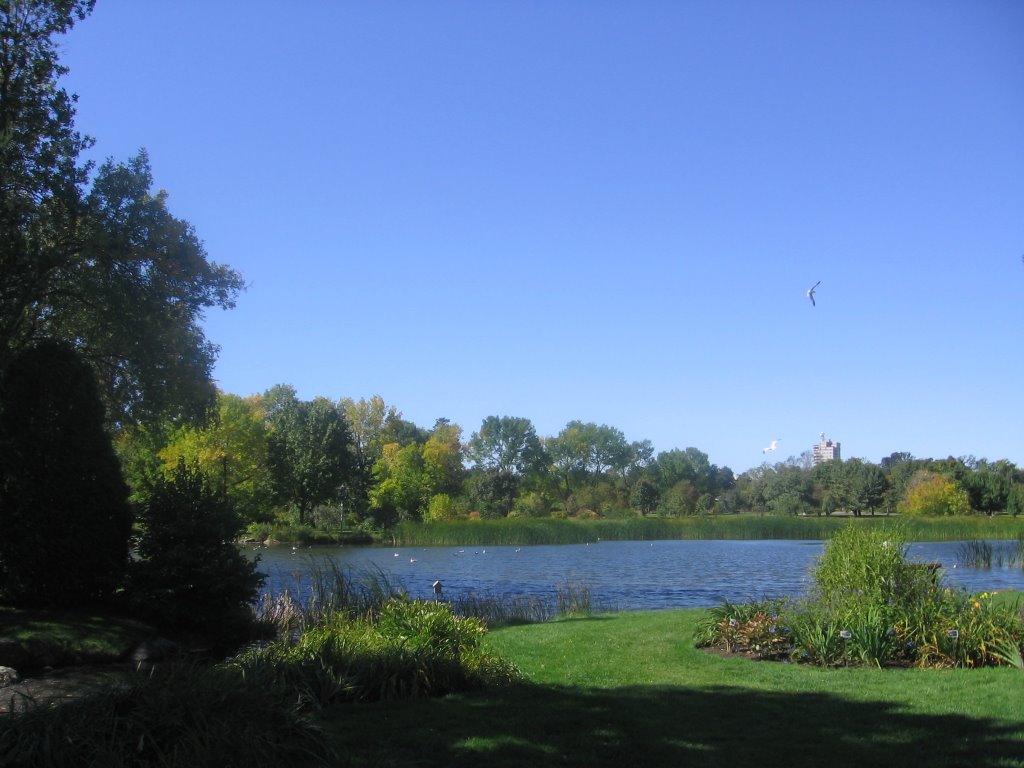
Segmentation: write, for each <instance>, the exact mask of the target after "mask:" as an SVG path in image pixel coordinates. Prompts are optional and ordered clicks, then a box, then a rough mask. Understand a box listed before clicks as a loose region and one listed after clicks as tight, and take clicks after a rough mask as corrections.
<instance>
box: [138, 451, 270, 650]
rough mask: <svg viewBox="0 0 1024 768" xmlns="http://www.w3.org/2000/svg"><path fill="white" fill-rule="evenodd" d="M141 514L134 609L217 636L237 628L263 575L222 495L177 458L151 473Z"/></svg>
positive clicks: (247, 617) (247, 616)
mask: <svg viewBox="0 0 1024 768" xmlns="http://www.w3.org/2000/svg"><path fill="white" fill-rule="evenodd" d="M139 519H140V522H141V523H142V526H143V532H142V535H141V537H140V539H139V547H138V556H139V557H138V560H137V561H135V562H134V563H132V565H131V581H130V596H131V601H132V605H133V606H134V608H135V610H136V613H137V614H139V615H140V616H141V617H144V618H147V619H149V620H152V621H155V622H157V623H160V624H163V625H165V626H166V625H169V626H173V627H177V628H184V629H188V630H193V631H197V632H200V633H202V634H204V635H206V636H207V637H209V638H211V639H217V640H224V641H227V640H229V639H231V638H232V637H233V636H234V635H235V634H236V633H238V632H239V631H241V630H243V629H244V628H245V625H246V624H247V623H248V621H249V620H250V619H251V611H249V610H248V605H249V604H250V603H251V602H252V601H253V600H255V598H256V593H257V591H258V590H259V588H260V586H261V585H262V583H263V579H264V578H265V577H264V576H263V575H262V574H260V573H258V572H257V570H256V563H255V562H252V561H250V560H249V559H247V558H246V557H245V555H243V554H242V553H241V552H240V551H239V549H238V547H237V546H236V545H235V540H236V538H237V536H238V534H239V533H240V532H241V530H242V523H241V520H240V518H239V516H238V515H237V514H236V513H235V511H234V509H233V508H232V507H231V504H230V501H229V500H228V499H227V497H226V496H225V495H224V494H223V493H222V492H221V491H219V490H216V489H214V488H212V487H211V486H210V485H209V483H208V482H207V480H206V478H205V476H204V475H203V474H202V472H200V471H199V469H198V468H196V467H189V466H186V465H185V463H184V461H182V462H180V463H179V464H178V467H177V468H176V469H175V471H174V472H173V473H172V474H171V476H170V477H167V478H161V479H159V480H157V481H156V483H155V485H154V487H153V488H152V489H151V490H150V492H149V494H148V498H147V499H146V501H145V502H144V503H143V505H142V508H141V510H140V513H139Z"/></svg>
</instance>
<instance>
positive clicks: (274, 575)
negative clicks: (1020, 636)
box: [249, 541, 1024, 610]
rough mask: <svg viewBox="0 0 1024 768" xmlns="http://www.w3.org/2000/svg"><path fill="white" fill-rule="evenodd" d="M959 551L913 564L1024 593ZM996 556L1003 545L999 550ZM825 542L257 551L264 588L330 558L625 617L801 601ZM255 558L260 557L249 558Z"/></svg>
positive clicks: (1007, 572) (969, 585) (459, 593)
mask: <svg viewBox="0 0 1024 768" xmlns="http://www.w3.org/2000/svg"><path fill="white" fill-rule="evenodd" d="M960 546H961V545H960V543H958V542H941V543H926V544H911V545H910V547H909V559H910V560H912V561H920V562H929V563H931V562H937V563H940V564H941V565H942V570H941V571H940V573H941V574H942V578H943V581H944V583H945V584H946V585H947V586H960V587H963V588H965V589H967V590H968V591H971V592H974V591H981V590H989V591H991V590H1004V589H1020V590H1024V569H1022V568H1021V567H1019V566H1018V567H1015V568H1011V567H992V568H969V567H965V566H963V565H961V564H959V563H958V562H957V558H958V553H959V549H960ZM993 546H994V547H996V548H998V547H1000V546H1003V544H1002V543H1001V542H993ZM823 547H824V544H823V542H821V541H655V542H649V541H599V542H595V543H592V544H571V545H552V546H532V547H508V546H500V547H426V548H423V547H398V548H394V547H391V548H385V547H309V548H300V549H297V550H292V548H291V547H290V546H284V545H282V546H275V547H270V548H264V549H260V550H259V551H258V554H259V556H260V570H261V571H262V572H263V573H266V574H267V575H268V579H267V582H266V584H265V589H266V590H267V591H270V592H272V593H278V592H280V591H281V590H282V589H290V590H292V591H293V592H294V591H295V589H296V586H297V585H300V586H299V589H300V590H301V591H302V592H303V593H304V594H308V586H307V585H308V579H309V574H310V572H311V571H312V570H313V569H314V568H316V567H317V566H318V565H322V564H323V563H324V562H325V560H326V559H327V558H332V559H333V560H335V561H336V562H338V563H340V564H341V565H342V566H344V567H346V568H350V569H351V570H352V572H353V573H356V574H359V573H364V572H368V571H369V572H373V571H376V570H377V569H380V570H381V571H382V572H384V573H385V574H387V575H388V576H389V578H391V579H392V580H393V581H395V582H399V583H401V585H402V586H403V587H404V588H405V589H406V590H407V591H408V593H409V594H410V595H411V596H412V597H416V598H431V597H433V589H432V584H433V583H434V581H436V580H440V581H441V583H442V584H443V589H444V596H445V597H447V598H458V597H464V596H468V595H476V596H477V597H489V596H493V597H499V596H527V597H538V598H542V599H553V598H554V596H555V594H556V591H557V590H558V589H559V588H563V589H564V588H565V587H566V586H569V585H573V586H583V587H586V588H587V589H589V591H590V596H591V600H592V602H593V603H594V604H597V605H600V606H603V607H611V608H617V609H619V610H658V609H668V608H699V607H710V606H713V605H717V604H718V603H720V602H721V601H722V600H723V599H726V598H728V599H729V600H732V601H734V602H736V601H743V600H749V599H759V598H762V597H770V598H771V597H785V596H795V595H800V594H803V593H804V592H805V591H806V589H807V586H808V582H809V576H808V574H809V570H810V568H811V566H813V565H814V562H815V560H816V558H817V557H818V556H819V555H820V554H821V553H822V550H823ZM249 551H250V554H251V555H252V556H255V555H256V554H257V551H255V550H249Z"/></svg>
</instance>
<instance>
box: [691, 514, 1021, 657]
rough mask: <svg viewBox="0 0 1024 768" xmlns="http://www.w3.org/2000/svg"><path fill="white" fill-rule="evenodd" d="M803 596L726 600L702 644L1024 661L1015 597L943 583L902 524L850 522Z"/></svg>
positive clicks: (712, 615) (771, 653)
mask: <svg viewBox="0 0 1024 768" xmlns="http://www.w3.org/2000/svg"><path fill="white" fill-rule="evenodd" d="M813 575H814V587H813V589H812V590H811V594H810V595H809V597H808V598H807V599H806V600H804V601H802V602H800V603H794V604H788V605H784V606H780V608H779V609H778V610H776V611H774V612H773V611H772V610H770V609H766V608H765V607H764V604H763V603H747V604H744V605H740V606H737V605H734V604H732V603H729V602H728V601H727V602H725V603H724V604H723V605H722V606H720V607H719V608H717V609H715V610H713V611H709V612H708V615H707V617H706V618H705V619H704V620H703V621H702V622H701V623H700V624H699V626H698V629H697V635H696V639H697V644H698V645H719V646H720V647H723V648H725V649H726V650H738V651H744V652H746V653H750V654H752V655H758V656H759V657H761V658H773V657H774V658H778V657H779V656H781V655H784V653H785V651H786V650H787V648H788V651H789V655H790V656H791V657H792V658H794V659H795V660H797V661H803V662H808V663H812V664H818V665H820V666H834V665H837V664H844V663H859V664H867V665H874V666H878V667H881V666H883V665H908V664H916V665H918V666H926V667H934V666H940V667H953V666H968V667H974V666H983V665H993V664H1013V665H1016V664H1018V663H1020V664H1022V665H1024V657H1022V656H1021V655H1020V653H1019V652H1018V651H1019V649H1020V648H1021V646H1022V644H1024V623H1022V619H1021V615H1020V611H1019V607H1018V606H1017V605H1006V604H996V603H995V602H994V601H993V600H992V596H991V595H989V594H987V593H981V594H980V595H975V596H969V595H967V593H965V592H963V591H962V590H954V589H948V588H944V587H943V586H942V585H941V584H940V583H939V579H938V577H937V574H936V572H935V570H934V569H933V568H931V567H929V566H927V565H926V564H920V563H912V562H907V560H906V547H905V545H904V544H903V542H902V537H901V536H900V535H899V533H898V532H895V531H889V532H888V533H885V532H881V531H877V530H872V529H866V528H863V527H861V526H849V527H847V528H845V529H844V530H843V531H841V532H840V533H839V534H837V535H836V536H835V537H834V538H833V539H832V540H831V541H830V542H829V543H828V545H827V546H826V548H825V552H824V553H823V554H822V556H821V558H820V559H819V561H818V564H817V566H816V567H815V569H814V571H813Z"/></svg>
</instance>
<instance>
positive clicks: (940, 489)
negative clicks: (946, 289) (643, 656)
mask: <svg viewBox="0 0 1024 768" xmlns="http://www.w3.org/2000/svg"><path fill="white" fill-rule="evenodd" d="M116 442H117V446H118V451H119V454H120V456H121V459H122V463H123V466H124V468H125V473H126V477H127V479H128V481H129V485H131V486H132V487H133V488H139V487H144V486H145V485H146V484H147V483H150V482H152V479H153V477H154V476H158V475H160V474H161V473H165V472H169V471H171V470H173V469H174V468H175V467H176V466H177V465H178V464H179V463H180V462H184V463H186V464H188V465H190V466H194V467H196V468H198V469H199V470H200V471H201V472H203V473H204V474H205V475H206V476H207V478H208V480H209V481H210V483H211V484H212V485H213V486H214V487H216V488H219V489H220V490H221V491H222V492H223V493H224V494H225V495H226V496H227V497H228V498H229V499H230V500H231V501H232V502H233V504H234V506H235V508H236V510H238V512H239V513H240V514H241V515H242V517H243V519H244V520H245V521H246V522H247V523H248V524H249V525H250V526H251V528H252V530H253V531H258V530H260V529H262V530H264V531H269V530H271V529H273V528H274V527H275V526H280V525H285V526H290V527H292V528H293V529H294V528H296V527H297V528H308V529H318V530H327V531H340V530H348V531H357V530H371V529H372V530H378V531H379V530H394V529H395V527H396V526H397V525H399V524H400V523H403V522H428V523H429V522H435V521H455V520H477V519H494V520H500V519H505V518H556V519H557V518H562V519H576V520H597V519H616V518H622V519H630V518H644V517H646V518H654V517H656V518H662V519H671V518H686V517H704V516H719V515H731V514H737V513H754V514H757V515H769V516H780V517H795V516H822V517H829V516H833V515H847V516H850V515H852V516H862V515H879V514H893V513H900V514H902V515H903V516H918V517H925V516H945V515H968V514H983V515H994V514H1003V513H1009V514H1011V515H1017V514H1019V513H1020V512H1021V510H1022V508H1024V471H1022V470H1020V469H1019V468H1018V467H1016V466H1015V465H1014V464H1012V463H1011V462H1009V461H1006V460H1000V461H995V462H989V461H987V460H984V459H981V460H979V459H974V458H952V457H950V458H946V459H918V458H914V457H913V456H911V455H909V454H906V453H893V454H891V455H890V456H888V457H886V458H884V459H883V460H882V461H881V462H880V463H879V464H873V463H871V462H867V461H863V460H861V459H847V460H846V461H840V460H835V461H828V462H824V463H821V464H819V465H817V466H815V467H811V466H810V463H811V462H810V458H809V455H807V454H805V455H803V456H801V457H798V458H791V459H789V460H787V461H784V462H780V463H776V464H772V465H769V464H767V463H766V464H762V465H761V466H759V467H756V468H754V469H752V470H749V471H747V472H745V473H743V474H741V475H737V474H735V473H734V472H733V471H732V470H731V469H730V468H729V467H719V466H717V465H715V464H713V463H712V462H711V461H710V459H709V458H708V456H707V454H705V453H704V452H702V451H700V450H699V449H697V448H694V447H688V448H684V449H672V450H668V451H662V452H660V453H655V451H654V449H653V447H652V445H651V442H650V441H649V440H641V441H638V442H631V441H628V440H627V439H626V437H625V435H624V434H623V433H622V432H621V431H620V430H618V429H616V428H615V427H610V426H607V425H604V424H594V423H585V422H581V421H571V422H569V423H568V424H567V425H566V426H565V428H564V429H562V430H561V431H560V432H559V433H558V434H557V435H554V436H540V435H538V434H537V432H536V430H535V429H534V426H533V424H532V422H531V421H530V419H528V418H525V417H513V416H488V417H487V418H485V419H484V420H483V422H482V423H481V424H480V425H479V427H478V428H477V429H476V430H475V431H473V432H471V433H470V434H469V435H468V436H467V435H465V434H464V431H463V428H462V427H461V426H460V425H458V424H454V423H452V422H450V421H448V420H446V419H438V420H437V421H436V422H435V423H434V425H433V426H431V427H430V428H424V427H421V426H419V425H416V424H414V423H412V422H410V421H408V420H406V419H404V418H403V417H402V414H401V412H399V411H398V410H397V409H396V407H395V406H393V405H387V404H386V403H385V402H384V400H383V399H382V398H381V397H379V396H375V397H371V398H370V399H368V400H365V399H361V400H358V401H356V400H353V399H351V398H343V399H342V400H340V401H337V402H335V401H332V400H329V399H327V398H322V397H318V398H314V399H313V400H308V401H307V400H300V399H299V398H298V396H297V395H296V392H295V389H294V388H293V387H291V386H288V385H278V386H275V387H273V388H271V389H269V390H268V391H266V392H265V393H263V394H261V395H252V396H250V397H244V398H243V397H239V396H237V395H232V394H225V393H220V394H219V395H218V397H217V402H216V407H215V408H213V409H212V410H211V411H210V412H209V413H208V414H207V417H206V418H205V419H204V420H200V421H197V422H188V423H175V424H167V425H166V426H165V427H164V428H163V429H161V428H159V427H154V426H152V425H150V426H148V427H146V428H130V427H126V428H124V429H122V430H121V431H120V433H119V434H118V438H117V441H116ZM769 537H770V536H769ZM462 543H468V540H467V541H464V542H462Z"/></svg>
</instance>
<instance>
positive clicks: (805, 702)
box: [326, 610, 1024, 768]
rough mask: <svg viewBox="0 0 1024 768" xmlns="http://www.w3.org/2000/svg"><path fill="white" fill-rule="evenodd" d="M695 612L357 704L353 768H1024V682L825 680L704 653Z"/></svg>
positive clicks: (654, 617)
mask: <svg viewBox="0 0 1024 768" xmlns="http://www.w3.org/2000/svg"><path fill="white" fill-rule="evenodd" d="M700 615H701V611H700V610H686V611H656V612H644V613H621V614H609V615H597V616H589V617H581V618H565V619H560V620H556V621H552V622H548V623H545V624H537V625H528V626H518V627H508V628H503V629H500V630H496V631H493V632H491V633H490V634H489V635H488V636H487V642H488V644H489V645H490V647H492V648H493V649H494V650H495V651H497V652H498V653H500V654H502V655H503V656H504V657H505V658H507V659H509V660H511V661H513V662H514V663H516V664H517V665H519V667H520V668H521V669H522V670H523V672H524V673H525V675H526V677H527V679H528V682H526V683H523V684H519V685H515V686H513V687H511V688H506V689H499V690H493V691H487V692H481V693H473V694H463V695H458V696H450V697H447V698H443V699H435V700H418V701H403V702H389V703H382V704H375V705H365V704H363V705H346V706H344V707H339V708H336V709H333V710H331V711H330V712H329V713H328V715H327V716H328V718H329V719H328V720H327V722H326V725H327V727H328V729H329V730H330V731H331V733H332V737H333V738H334V740H335V743H336V745H337V747H338V748H339V750H340V751H341V754H342V755H344V756H345V757H344V760H343V762H342V763H341V764H343V765H352V766H370V765H373V766H381V767H382V768H387V767H389V766H390V767H393V768H394V767H397V766H449V767H450V766H479V765H488V766H522V767H523V768H526V767H527V766H529V767H530V768H538V767H539V766H547V765H574V766H575V765H578V766H594V767H600V766H609V767H611V766H616V767H617V768H618V767H620V766H730V767H732V766H748V765H757V766H788V767H789V768H794V767H799V766H815V767H816V768H817V767H818V766H823V765H828V766H846V765H849V766H861V767H862V768H863V766H901V765H903V766H917V765H922V766H929V768H936V767H942V766H967V765H970V766H975V767H976V768H985V767H987V766H1024V674H1022V673H1021V672H1020V671H1018V670H1015V669H1011V668H1005V667H1004V668H998V669H981V670H917V669H907V670H902V669H901V670H892V669H887V670H878V669H834V670H826V669H817V668H811V667H805V666H797V665H794V664H781V663H775V662H753V661H749V660H746V659H742V658H725V657H722V656H718V655H714V654H710V653H707V652H704V651H701V650H698V649H696V648H694V647H693V641H692V639H691V636H692V633H693V628H694V624H695V622H696V620H697V619H698V618H699V616H700Z"/></svg>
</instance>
